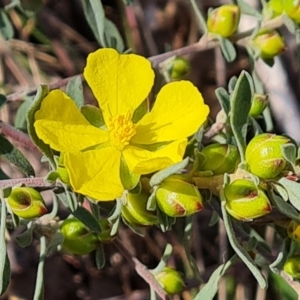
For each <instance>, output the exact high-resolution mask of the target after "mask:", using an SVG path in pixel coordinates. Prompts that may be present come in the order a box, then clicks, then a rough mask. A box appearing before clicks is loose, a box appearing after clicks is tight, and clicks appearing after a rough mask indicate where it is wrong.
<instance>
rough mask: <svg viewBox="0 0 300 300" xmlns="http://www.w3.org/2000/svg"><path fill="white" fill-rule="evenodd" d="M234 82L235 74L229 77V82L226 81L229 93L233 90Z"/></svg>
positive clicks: (235, 79) (235, 80)
mask: <svg viewBox="0 0 300 300" xmlns="http://www.w3.org/2000/svg"><path fill="white" fill-rule="evenodd" d="M236 82H237V77H236V76H232V77H231V78H230V79H229V82H228V91H229V93H232V92H233V91H234V88H235V85H236Z"/></svg>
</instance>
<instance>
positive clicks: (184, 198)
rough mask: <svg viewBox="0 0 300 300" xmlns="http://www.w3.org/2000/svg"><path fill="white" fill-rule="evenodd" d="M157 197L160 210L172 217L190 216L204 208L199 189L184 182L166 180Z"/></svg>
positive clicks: (157, 192) (158, 189)
mask: <svg viewBox="0 0 300 300" xmlns="http://www.w3.org/2000/svg"><path fill="white" fill-rule="evenodd" d="M155 196H156V200H157V204H158V207H159V208H160V210H161V211H162V212H164V213H165V214H166V215H168V216H170V217H183V216H188V215H191V214H194V213H196V212H198V211H200V210H201V209H202V208H203V204H202V196H201V194H200V192H199V191H198V188H197V187H196V186H194V185H192V184H190V183H188V182H185V181H183V180H179V179H172V178H168V179H166V180H164V181H163V182H162V184H161V185H160V186H159V187H158V188H157V190H156V193H155Z"/></svg>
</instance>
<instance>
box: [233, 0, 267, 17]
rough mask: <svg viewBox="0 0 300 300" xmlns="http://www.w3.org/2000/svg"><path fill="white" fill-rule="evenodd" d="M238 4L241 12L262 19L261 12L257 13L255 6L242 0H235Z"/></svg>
mask: <svg viewBox="0 0 300 300" xmlns="http://www.w3.org/2000/svg"><path fill="white" fill-rule="evenodd" d="M237 3H238V6H239V8H240V9H241V13H243V14H245V15H249V16H253V17H256V18H258V19H262V15H261V13H259V12H258V11H257V10H256V9H255V8H253V7H252V6H251V5H249V4H248V3H247V2H246V1H244V0H237Z"/></svg>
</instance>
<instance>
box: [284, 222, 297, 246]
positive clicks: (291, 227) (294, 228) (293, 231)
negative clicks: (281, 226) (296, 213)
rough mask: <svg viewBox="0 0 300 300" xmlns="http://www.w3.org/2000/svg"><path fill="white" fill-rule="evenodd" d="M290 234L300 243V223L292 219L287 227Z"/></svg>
mask: <svg viewBox="0 0 300 300" xmlns="http://www.w3.org/2000/svg"><path fill="white" fill-rule="evenodd" d="M287 233H288V236H289V237H290V238H291V239H292V240H294V241H297V242H298V243H300V224H299V223H297V222H296V221H294V220H292V221H291V222H290V223H289V225H288V227H287Z"/></svg>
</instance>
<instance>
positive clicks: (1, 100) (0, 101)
mask: <svg viewBox="0 0 300 300" xmlns="http://www.w3.org/2000/svg"><path fill="white" fill-rule="evenodd" d="M6 101H7V99H6V96H4V95H2V94H0V109H1V108H2V106H3V105H4V104H6Z"/></svg>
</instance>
